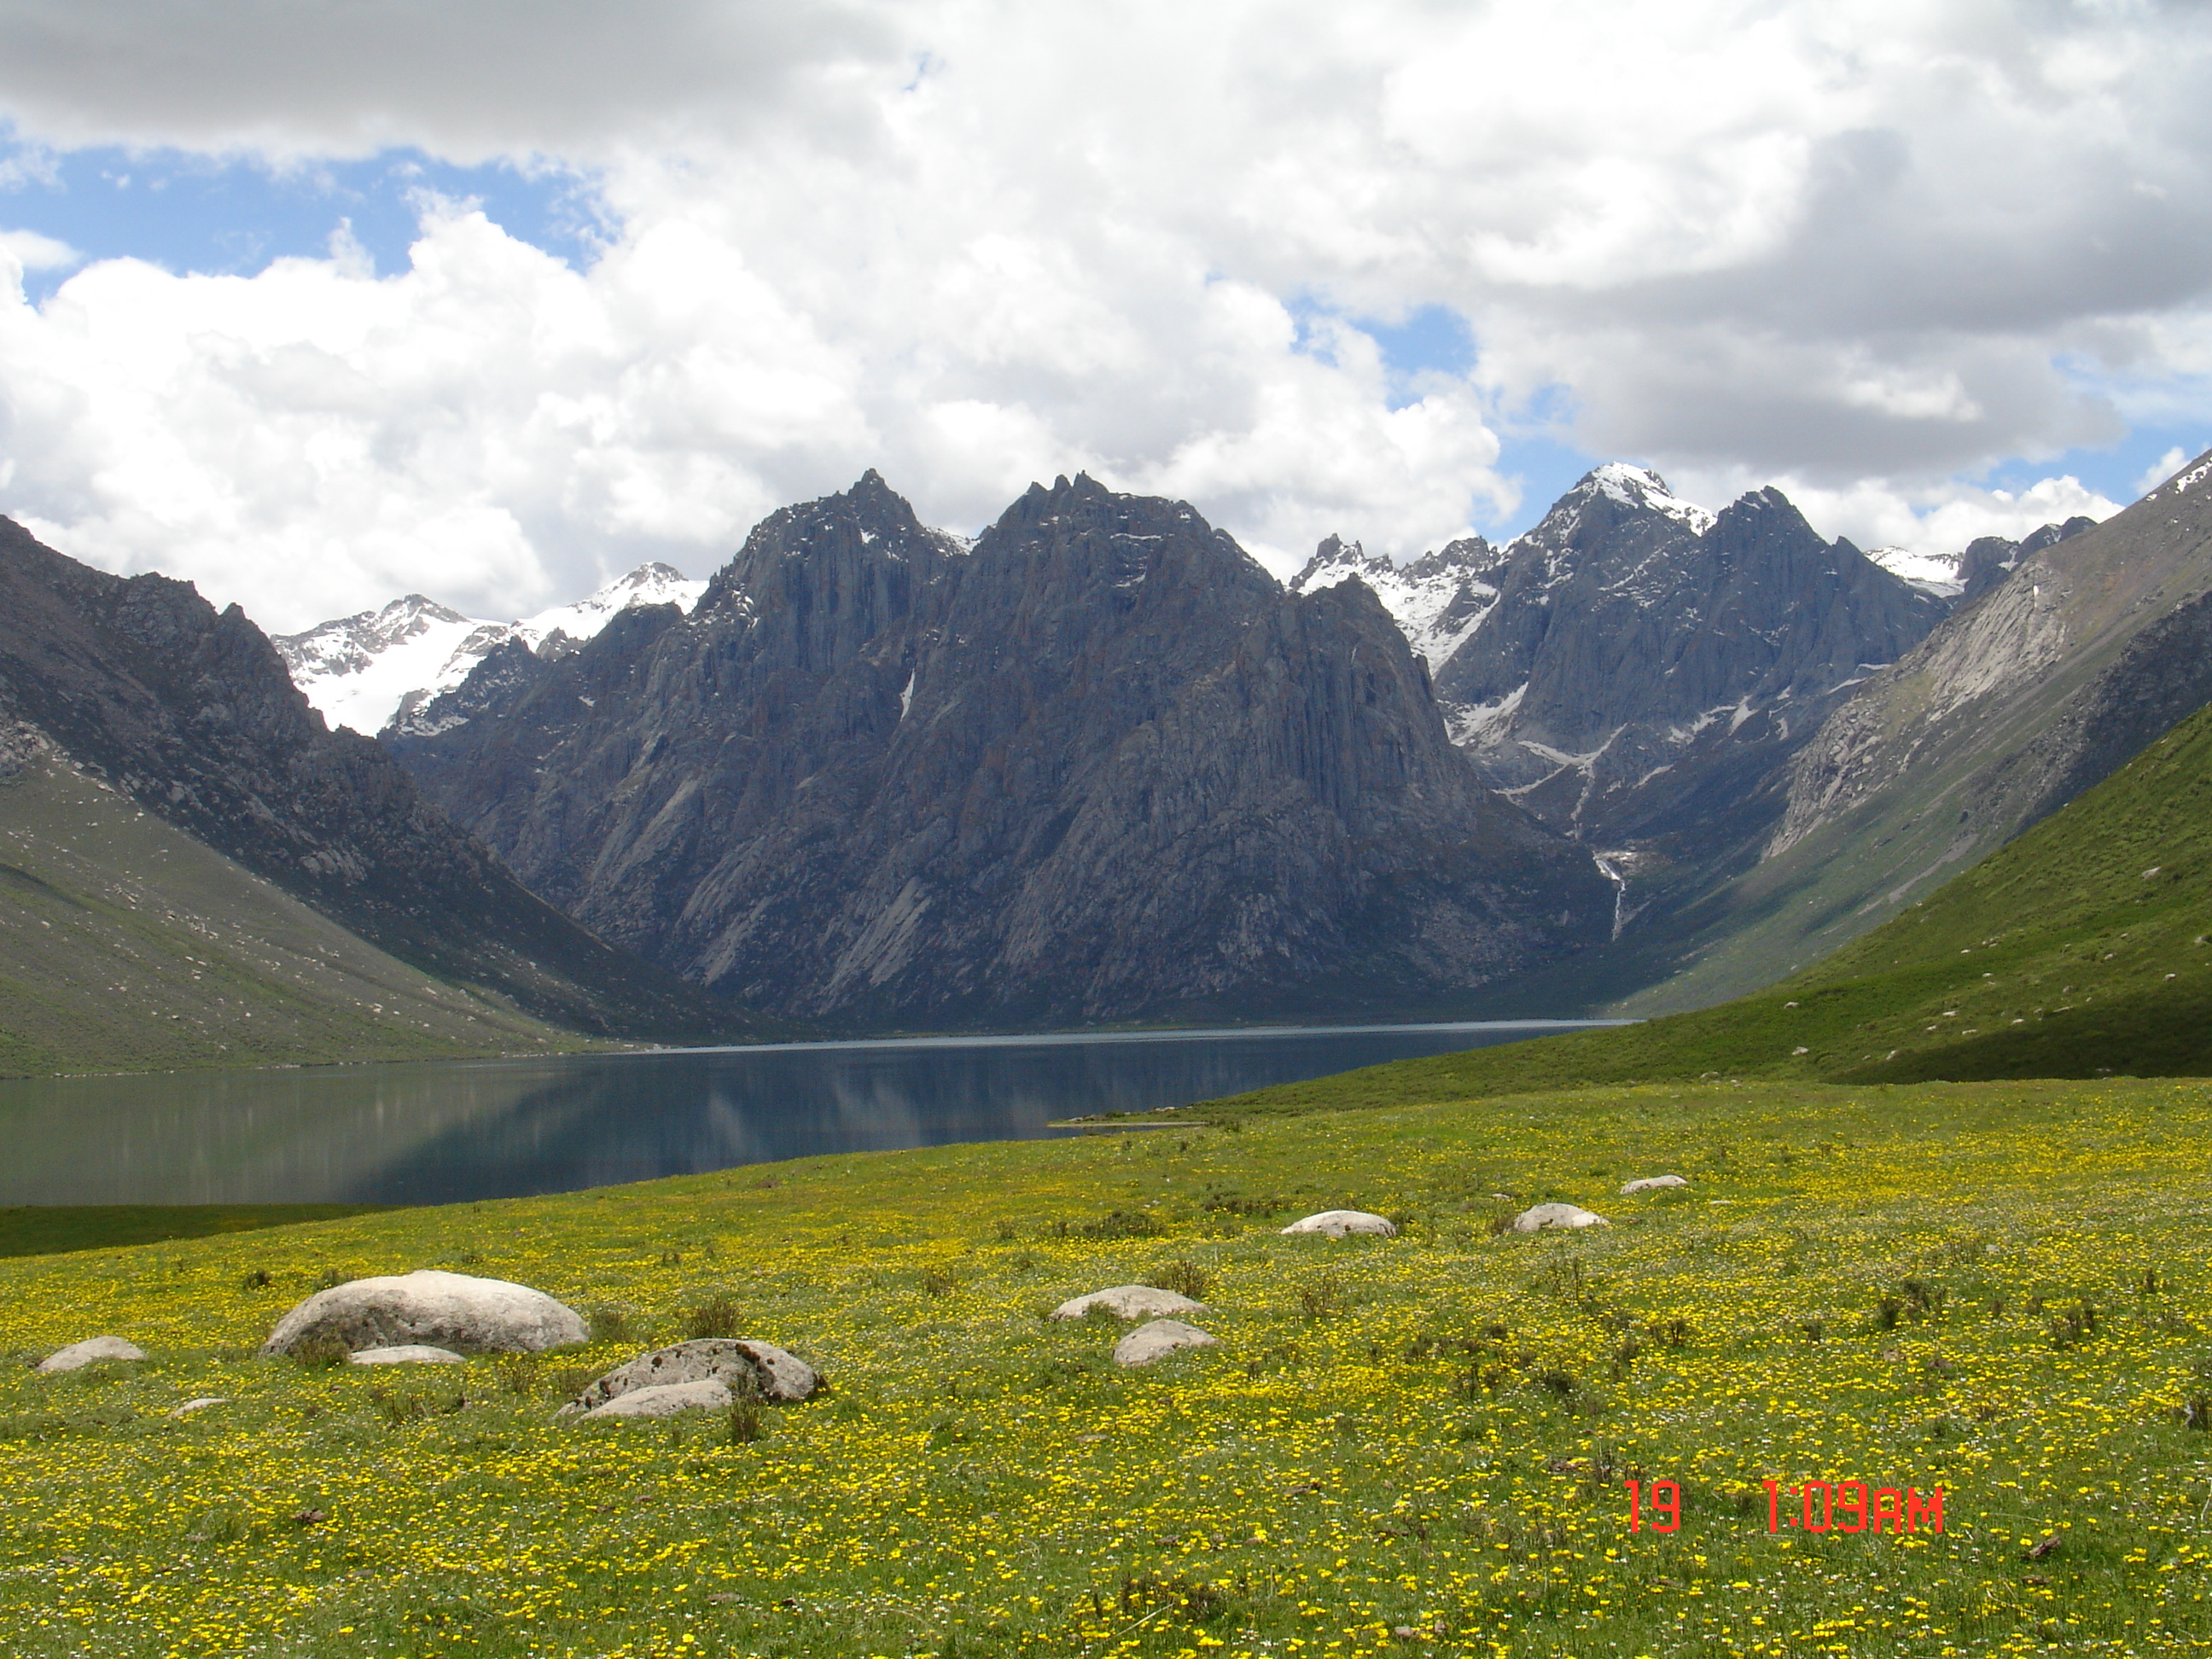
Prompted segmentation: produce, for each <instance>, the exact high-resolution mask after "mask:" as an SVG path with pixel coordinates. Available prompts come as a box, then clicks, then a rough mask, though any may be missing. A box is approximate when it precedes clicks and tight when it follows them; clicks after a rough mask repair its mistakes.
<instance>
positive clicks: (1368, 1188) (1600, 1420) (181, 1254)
mask: <svg viewBox="0 0 2212 1659" xmlns="http://www.w3.org/2000/svg"><path fill="white" fill-rule="evenodd" d="M2208 1152H2212V1087H2208V1086H2207V1085H2203V1084H2198V1083H2194V1082H2180V1083H2150V1082H2136V1081H2131V1080H2114V1081H2107V1082H2102V1083H2091V1084H2070V1085H2056V1084H2036V1083H1991V1084H1975V1085H1917V1086H1910V1087H1905V1086H1878V1085H1869V1086H1858V1087H1845V1086H1835V1085H1815V1084H1802V1085H1782V1084H1774V1085H1759V1086H1751V1085H1741V1086H1730V1085H1726V1084H1708V1085H1659V1086H1646V1087H1638V1088H1621V1089H1612V1090H1603V1091H1588V1092H1584V1093H1581V1094H1559V1095H1538V1096H1528V1097H1516V1098H1510V1099H1498V1100H1492V1101H1486V1102H1483V1103H1474V1104H1469V1103H1465V1102H1461V1101H1456V1100H1452V1099H1449V1098H1439V1099H1436V1100H1431V1101H1425V1102H1415V1103H1404V1104H1400V1105H1396V1106H1391V1107H1381V1108H1377V1109H1374V1110H1370V1111H1365V1112H1359V1113H1347V1114H1337V1115H1309V1116H1304V1117H1291V1118H1263V1119H1254V1120H1249V1121H1237V1122H1236V1123H1235V1124H1233V1125H1228V1124H1225V1126H1224V1127H1219V1128H1212V1127H1202V1126H1199V1125H1195V1124H1194V1125H1191V1126H1188V1127H1184V1128H1178V1129H1176V1130H1170V1131H1149V1132H1145V1133H1129V1134H1123V1135H1117V1136H1102V1137H1097V1138H1090V1139H1071V1140H1062V1141H1052V1142H1043V1143H1027V1144H1000V1145H989V1146H957V1147H947V1148H940V1149H933V1150H928V1151H922V1152H905V1153H897V1154H880V1155H870V1156H857V1157H856V1156H841V1157H830V1158H814V1159H810V1160H805V1161H803V1162H799V1163H794V1164H782V1165H775V1166H755V1167H751V1168H746V1169H740V1170H731V1171H727V1172H725V1173H722V1174H719V1175H715V1176H701V1177H687V1178H683V1179H678V1180H671V1181H665V1182H655V1183H652V1184H649V1185H643V1186H637V1187H630V1188H612V1189H606V1190H603V1191H599V1192H593V1193H586V1194H569V1195H566V1196H562V1197H556V1198H545V1199H535V1200H512V1201H501V1202H486V1203H481V1204H470V1205H463V1206H453V1207H448V1208H443V1209H431V1210H412V1211H396V1212H382V1213H378V1214H367V1215H360V1216H355V1217H350V1218H337V1219H331V1220H325V1221H320V1222H316V1223H313V1224H311V1225H295V1226H289V1227H283V1228H276V1229H272V1230H267V1231H257V1232H251V1233H231V1234H225V1235H219V1236H214V1237H202V1238H197V1239H191V1240H185V1241H177V1242H170V1243H154V1244H141V1245H137V1246H131V1247H128V1248H107V1249H95V1250H89V1251H82V1252H79V1253H76V1254H72V1255H46V1256H32V1257H16V1258H13V1259H9V1260H0V1308H4V1309H5V1310H6V1311H5V1312H4V1314H0V1348H4V1349H7V1350H10V1351H12V1352H13V1353H14V1354H15V1357H16V1358H17V1359H18V1360H19V1361H27V1360H30V1359H33V1358H37V1357H38V1356H40V1355H42V1354H44V1353H46V1352H50V1351H51V1350H52V1349H53V1348H55V1347H57V1346H60V1345H62V1344H64V1343H65V1342H68V1341H70V1340H76V1339H79V1338H82V1337H84V1336H87V1335H90V1334H95V1333H112V1334H118V1335H121V1336H125V1337H129V1338H131V1340H134V1341H136V1342H137V1343H138V1344H139V1345H140V1346H143V1347H144V1348H145V1349H146V1350H147V1351H148V1352H149V1354H150V1356H151V1358H149V1359H148V1360H146V1361H145V1362H143V1363H138V1364H128V1365H104V1366H100V1367H96V1368H94V1369H91V1370H86V1371H83V1372H79V1373H76V1374H73V1375H70V1376H56V1377H44V1376H36V1375H34V1374H33V1372H32V1371H31V1370H29V1369H28V1367H27V1365H25V1364H16V1365H14V1366H10V1367H9V1368H7V1369H6V1370H4V1371H0V1480H4V1482H5V1490H6V1492H7V1494H8V1496H7V1498H6V1500H5V1506H4V1528H0V1630H5V1631H6V1632H8V1636H9V1642H8V1647H9V1651H10V1652H11V1653H13V1654H17V1655H24V1656H46V1655H52V1656H60V1655H72V1656H75V1655H85V1656H91V1655H111V1654H112V1655H178V1656H200V1655H218V1654H221V1655H229V1654H264V1655H301V1656H306V1655H314V1656H318V1659H322V1656H353V1655H362V1656H369V1655H374V1656H380V1659H381V1656H408V1659H428V1656H434V1655H477V1654H483V1655H522V1654H532V1655H563V1656H567V1655H574V1656H623V1659H642V1656H671V1659H672V1656H686V1655H724V1654H732V1655H735V1654H763V1655H790V1656H800V1655H804V1656H848V1655H850V1656H862V1655H915V1656H920V1655H935V1656H952V1655H956V1654H957V1655H969V1656H980V1655H1014V1654H1036V1655H1098V1656H1104V1655H1118V1654H1130V1655H1158V1656H1181V1659H1198V1656H1203V1655H1211V1654H1217V1653H1218V1654H1221V1655H1224V1656H1260V1655H1268V1656H1284V1655H1298V1656H1312V1659H1338V1656H1341V1659H1350V1656H1354V1655H1380V1654H1385V1653H1390V1654H1400V1653H1404V1654H1414V1653H1422V1654H1430V1653H1433V1654H1483V1655H1531V1656H1534V1655H1549V1654H1556V1653H1568V1654H1577V1655H1582V1654H1590V1655H1614V1654H1619V1655H1627V1656H1636V1655H1652V1656H1658V1655H1674V1654H1714V1655H1720V1654H1740V1655H1750V1654H1771V1655H1782V1654H1788V1655H1801V1654H1813V1653H1825V1654H1850V1655H1875V1654H1881V1655H1889V1654H1898V1653H1906V1654H1928V1655H1951V1654H1999V1653H2004V1654H2009V1653H2029V1652H2066V1653H2110V1654H2166V1653H2185V1652H2202V1651H2206V1650H2212V1602H2208V1601H2207V1594H2208V1589H2212V1585H2208V1578H2207V1570H2208V1564H2212V1531H2208V1517H2212V1433H2208V1432H2207V1431H2205V1429H2204V1427H2203V1425H2205V1424H2206V1423H2207V1422H2208V1421H2212V1195H2208V1194H2207V1193H2206V1190H2205V1188H2204V1183H2203V1175H2204V1170H2205V1169H2206V1166H2207V1161H2208V1158H2207V1155H2208ZM1661 1172H1677V1173H1680V1174H1681V1175H1684V1176H1688V1177H1689V1178H1690V1179H1691V1181H1692V1183H1693V1184H1692V1186H1691V1187H1690V1188H1687V1189H1686V1190H1683V1191H1677V1192H1673V1193H1660V1194H1643V1195H1639V1196H1638V1197H1635V1198H1622V1197H1620V1196H1618V1195H1617V1189H1618V1188H1619V1186H1620V1183H1621V1182H1624V1181H1626V1180H1627V1179H1630V1178H1632V1177H1635V1176H1644V1175H1651V1174H1657V1173H1661ZM1552 1198H1559V1199H1566V1200H1572V1201H1574V1202H1577V1203H1581V1204H1583V1205H1586V1206H1589V1207H1591V1208H1593V1209H1595V1210H1597V1211H1599V1212H1601V1213H1602V1214H1605V1215H1607V1216H1608V1217H1610V1218H1611V1219H1612V1221H1613V1225H1612V1226H1610V1227H1607V1228H1603V1229H1595V1228H1593V1229H1589V1230H1587V1231H1582V1232H1579V1233H1573V1234H1565V1233H1556V1232H1555V1233H1546V1234H1542V1235H1538V1236H1534V1237H1524V1236H1516V1235H1511V1234H1500V1233H1499V1232H1498V1231H1497V1228H1498V1224H1499V1223H1500V1221H1501V1220H1502V1218H1504V1217H1506V1216H1508V1215H1510V1214H1511V1213H1512V1212H1514V1211H1516V1209H1518V1208H1519V1207H1521V1206H1523V1205H1526V1204H1528V1203H1531V1202H1534V1201H1537V1200H1545V1199H1552ZM1331 1206H1359V1207H1364V1208H1370V1209H1374V1210H1377V1211H1381V1212H1385V1213H1389V1214H1393V1215H1395V1217H1396V1218H1398V1219H1399V1220H1400V1222H1401V1225H1402V1227H1403V1230H1404V1231H1403V1233H1402V1236H1401V1237H1398V1238H1395V1239H1360V1238H1352V1239H1346V1240H1344V1241H1341V1242H1338V1243H1330V1242H1328V1241H1327V1240H1325V1239H1320V1238H1286V1237H1281V1236H1279V1233H1278V1232H1277V1231H1276V1229H1277V1228H1279V1226H1280V1225H1282V1224H1283V1223H1284V1222H1285V1220H1287V1219H1290V1218H1293V1217H1295V1216H1297V1215H1299V1214H1302V1213H1304V1212H1309V1211H1311V1210H1316V1209H1321V1208H1324V1207H1331ZM426 1266H443V1267H452V1268H454V1269H457V1270H459V1271H463V1272H471V1273H483V1274H489V1275H492V1276H495V1277H501V1278H512V1279H520V1280H522V1281H524V1282H526V1283H529V1284H532V1285H538V1286H540V1287H542V1288H544V1289H545V1290H548V1291H551V1292H553V1293H554V1294H556V1295H557V1296H560V1297H562V1298H563V1299H565V1300H568V1301H569V1302H570V1303H571V1304H574V1305H575V1306H577V1307H579V1308H580V1309H581V1310H586V1311H587V1312H588V1313H590V1314H591V1315H592V1317H593V1320H594V1322H595V1331H596V1333H597V1335H598V1337H599V1340H595V1342H594V1344H593V1345H592V1346H591V1347H590V1348H588V1349H584V1350H576V1351H570V1352H559V1353H552V1354H546V1355H542V1356H534V1357H523V1358H485V1359H477V1360H473V1361H471V1362H470V1363H469V1364H465V1365H464V1366H459V1367H441V1368H435V1369H432V1368H420V1369H411V1370H370V1369H368V1368H345V1367H337V1368H316V1367H313V1366H310V1365H304V1364H301V1363H299V1362H296V1361H293V1360H289V1359H287V1360H268V1361H264V1360H259V1359H257V1358H253V1357H252V1356H253V1352H254V1348H255V1346H256V1345H257V1344H258V1341H259V1340H260V1339H261V1338H262V1337H263V1335H264V1334H265V1333H266V1332H267V1330H268V1329H269V1328H270V1326H271V1325H272V1324H273V1323H274V1322H275V1321H276V1318H277V1316H279V1315H280V1314H281V1313H282V1312H283V1310H284V1309H285V1308H287V1307H288V1306H289V1305H290V1304H292V1303H293V1302H295V1301H296V1300H297V1299H298V1298H299V1297H302V1296H304V1295H306V1294H307V1293H308V1292H309V1291H312V1290H313V1289H314V1288H315V1287H316V1286H318V1285H320V1284H323V1283H325V1282H329V1281H331V1280H332V1279H343V1278H350V1277H355V1276H358V1275H362V1274H367V1273H387V1272H398V1271H404V1270H406V1269H409V1268H412V1267H426ZM1134 1279H1151V1280H1166V1281H1168V1282H1170V1283H1171V1284H1174V1285H1178V1286H1180V1287H1182V1288H1184V1289H1186V1290H1195V1291H1200V1292H1201V1293H1202V1295H1203V1297H1204V1299H1205V1300H1206V1301H1207V1302H1208V1303H1209V1304H1211V1307H1212V1310H1213V1311H1212V1313H1211V1314H1210V1315H1209V1316H1206V1317H1204V1318H1202V1319H1200V1321H1199V1322H1200V1323H1201V1324H1203V1325H1204V1326H1205V1327H1206V1328H1208V1329H1209V1330H1211V1331H1212V1333H1213V1334H1215V1335H1217V1336H1218V1338H1219V1339H1220V1340H1221V1343H1222V1346H1221V1347H1220V1348H1218V1350H1213V1351H1210V1352H1191V1353H1185V1354H1181V1355H1177V1356H1175V1357H1173V1358H1170V1359H1169V1360H1167V1361H1164V1362H1163V1363H1161V1364H1158V1365H1155V1366H1153V1367H1152V1368H1149V1369H1146V1370H1130V1371H1117V1370H1115V1368H1114V1367H1113V1365H1112V1364H1111V1363H1110V1360H1109V1352H1110V1350H1111V1348H1112V1346H1113V1343H1114V1341H1115V1337H1116V1334H1117V1332H1118V1330H1119V1329H1120V1328H1119V1327H1118V1326H1116V1325H1115V1324H1113V1323H1112V1322H1106V1323H1098V1322H1087V1321H1086V1322H1077V1323H1073V1324H1055V1323H1053V1322H1048V1320H1047V1319H1045V1318H1044V1317H1043V1313H1044V1311H1045V1310H1047V1309H1048V1308H1049V1307H1051V1306H1052V1305H1053V1304H1055V1303H1057V1302H1059V1301H1060V1300H1061V1299H1063V1298H1065V1297H1070V1296H1073V1295H1075V1294H1078V1293H1079V1292H1083V1291H1091V1290H1095V1289H1098V1288H1101V1287H1103V1286H1104V1285H1113V1284H1116V1283H1121V1282H1125V1281H1129V1280H1134ZM694 1330H704V1331H734V1332H736V1333H738V1334H746V1335H753V1336H758V1337H762V1338H765V1339H767V1340H772V1341H775V1342H778V1343H781V1344H782V1345H784V1346H787V1347H790V1348H792V1349H793V1350H794V1351H795V1352H798V1353H799V1354H800V1355H802V1356H803V1357H805V1358H808V1359H809V1360H811V1361H812V1362H814V1363H815V1364H817V1365H819V1366H821V1367H822V1368H823V1370H824V1372H825V1374H826V1376H827V1378H828V1383H829V1386H828V1389H827V1390H826V1391H825V1392H824V1393H823V1394H822V1395H818V1396H817V1398H816V1399H814V1400H812V1401H809V1402H807V1403H805V1404H804V1405H799V1406H792V1407H780V1408H771V1409H768V1410H765V1411H759V1410H757V1409H756V1410H755V1411H754V1412H752V1413H747V1412H745V1411H744V1410H742V1409H741V1410H739V1411H737V1412H733V1413H696V1414H693V1415H692V1416H690V1417H688V1418H680V1419H671V1420H670V1421H667V1422H662V1423H649V1422H640V1423H627V1424H623V1423H611V1424H604V1425H589V1426H574V1425H560V1424H556V1422H554V1420H553V1419H552V1413H553V1410H554V1408H555V1407H556V1406H557V1405H558V1404H559V1403H560V1402H561V1401H562V1400H563V1399H564V1398H566V1397H567V1396H568V1395H569V1394H571V1393H572V1392H573V1391H574V1390H575V1389H577V1388H578V1387H579V1386H580V1385H581V1384H582V1383H584V1382H586V1380H588V1379H589V1378H590V1377H591V1376H594V1375H596V1374H597V1373H598V1372H599V1371H600V1370H605V1369H606V1368H608V1367H609V1366H611V1365H612V1364H616V1363H617V1362H618V1361H620V1360H622V1359H624V1358H628V1357H629V1356H630V1355H631V1354H633V1353H635V1352H637V1351H638V1350H640V1349H641V1347H643V1346H647V1344H649V1343H654V1342H659V1341H665V1340H673V1339H676V1338H679V1337H681V1336H683V1335H684V1334H687V1332H689V1331H694ZM210 1397H214V1398H217V1399H219V1400H220V1401H221V1403H219V1404H215V1405H208V1406H204V1407H200V1408H198V1409H197V1410H191V1411H185V1412H182V1413H181V1414H179V1411H180V1408H181V1407H184V1406H185V1403H186V1402H188V1401H195V1400H199V1399H205V1398H210ZM1628 1480H1636V1481H1638V1482H1639V1491H1643V1492H1647V1493H1648V1492H1650V1489H1651V1488H1650V1483H1652V1482H1655V1481H1659V1480H1671V1481H1674V1482H1675V1483H1677V1486H1678V1487H1679V1491H1680V1527H1679V1529H1678V1530H1676V1531H1674V1532H1671V1533H1662V1532H1658V1531H1656V1530H1653V1529H1651V1528H1650V1527H1649V1526H1647V1527H1646V1528H1645V1529H1644V1530H1642V1531H1632V1530H1631V1529H1630V1526H1629V1509H1628V1496H1627V1492H1626V1487H1625V1486H1624V1483H1625V1482H1626V1481H1628ZM1769 1480H1773V1481H1776V1482H1777V1483H1778V1485H1779V1486H1780V1487H1782V1488H1790V1487H1795V1486H1798V1485H1800V1484H1801V1483H1803V1482H1805V1481H1808V1480H1823V1481H1829V1482H1838V1483H1840V1482H1846V1481H1851V1480H1859V1481H1863V1482H1865V1483H1867V1484H1868V1486H1869V1487H1870V1488H1872V1489H1875V1490H1877V1491H1878V1490H1879V1489H1882V1488H1896V1489H1903V1488H1907V1487H1910V1488H1912V1489H1914V1490H1915V1492H1917V1493H1918V1494H1919V1495H1920V1497H1921V1498H1922V1500H1923V1503H1924V1502H1925V1500H1926V1498H1928V1497H1929V1495H1930V1494H1931V1493H1932V1492H1933V1491H1934V1490H1935V1489H1936V1488H1938V1487H1940V1488H1941V1489H1942V1494H1943V1496H1942V1530H1941V1531H1940V1532H1938V1531H1936V1530H1935V1529H1934V1528H1932V1527H1931V1526H1929V1524H1927V1522H1926V1521H1925V1519H1924V1518H1923V1521H1922V1523H1921V1524H1920V1525H1919V1526H1917V1528H1915V1529H1914V1530H1911V1531H1910V1532H1905V1533H1899V1532H1896V1531H1893V1530H1885V1531H1883V1532H1881V1533H1880V1534H1876V1533H1875V1532H1873V1531H1871V1530H1867V1531H1861V1532H1858V1533H1855V1534H1846V1533H1844V1532H1842V1531H1840V1530H1830V1531H1827V1532H1826V1533H1808V1532H1807V1531H1806V1530H1804V1528H1802V1526H1801V1527H1797V1528H1784V1529H1783V1530H1781V1531H1779V1532H1778V1533H1771V1532H1770V1530H1769V1519H1770V1516H1769V1507H1768V1498H1767V1488H1766V1486H1765V1483H1766V1482H1767V1481H1769ZM1645 1518H1646V1519H1647V1521H1649V1520H1650V1519H1652V1518H1655V1517H1654V1516H1652V1515H1651V1514H1650V1511H1647V1512H1646V1516H1645ZM1815 1518H1816V1519H1817V1518H1818V1515H1817V1510H1816V1515H1815Z"/></svg>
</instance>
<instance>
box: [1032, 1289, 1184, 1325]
mask: <svg viewBox="0 0 2212 1659" xmlns="http://www.w3.org/2000/svg"><path fill="white" fill-rule="evenodd" d="M1093 1308H1104V1309H1107V1310H1109V1311H1110V1312H1111V1313H1112V1314H1113V1316H1115V1318H1116V1319H1158V1318H1159V1317H1161V1316H1163V1315H1167V1314H1187V1313H1205V1312H1206V1311H1207V1309H1206V1304H1204V1303H1203V1302H1194V1301H1192V1300H1191V1299H1190V1298H1189V1297H1187V1296H1180V1295H1178V1294H1176V1292H1175V1291H1164V1290H1162V1289H1160V1288H1159V1286H1158V1285H1115V1286H1113V1287H1112V1288H1111V1289H1110V1290H1103V1291H1091V1294H1090V1295H1088V1296H1079V1297H1074V1298H1073V1300H1071V1301H1066V1302H1063V1303H1061V1304H1060V1305H1059V1306H1058V1307H1057V1308H1054V1310H1052V1316H1053V1317H1054V1319H1080V1318H1082V1317H1083V1316H1084V1315H1085V1314H1087V1313H1089V1312H1090V1311H1091V1310H1092V1309H1093Z"/></svg>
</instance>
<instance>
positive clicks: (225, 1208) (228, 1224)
mask: <svg viewBox="0 0 2212 1659" xmlns="http://www.w3.org/2000/svg"><path fill="white" fill-rule="evenodd" d="M391 1207H392V1206H390V1205H386V1204H72V1205H40V1204H27V1205H17V1206H13V1207H10V1208H7V1209H0V1255H55V1254H57V1253H58V1252H62V1251H67V1250H94V1249H109V1248H112V1247H113V1246H116V1245H122V1244H161V1243H168V1242H169V1241H171V1240H173V1239H179V1238H205V1237H208V1236H209V1235H210V1234H211V1233H246V1232H252V1231H254V1230H255V1229H257V1228H261V1227H289V1226H294V1225H297V1224H299V1223H301V1222H302V1221H328V1220H331V1219H333V1218H336V1217H338V1216H349V1215H367V1214H369V1213H371V1212H375V1211H380V1210H386V1209H389V1208H391Z"/></svg>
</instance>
